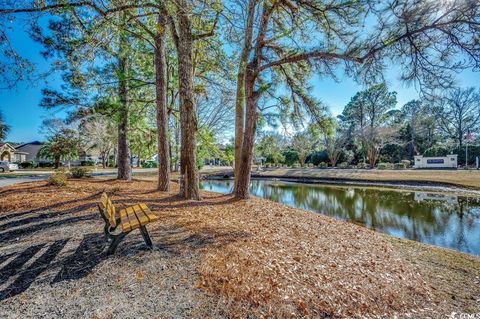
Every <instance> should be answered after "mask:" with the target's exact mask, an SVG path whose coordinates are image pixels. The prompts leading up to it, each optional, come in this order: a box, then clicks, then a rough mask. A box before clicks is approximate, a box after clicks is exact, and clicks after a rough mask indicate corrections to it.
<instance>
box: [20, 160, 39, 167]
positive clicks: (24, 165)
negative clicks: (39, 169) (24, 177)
mask: <svg viewBox="0 0 480 319" xmlns="http://www.w3.org/2000/svg"><path fill="white" fill-rule="evenodd" d="M19 166H20V168H34V167H35V163H34V162H32V161H28V162H21V163H20V165H19Z"/></svg>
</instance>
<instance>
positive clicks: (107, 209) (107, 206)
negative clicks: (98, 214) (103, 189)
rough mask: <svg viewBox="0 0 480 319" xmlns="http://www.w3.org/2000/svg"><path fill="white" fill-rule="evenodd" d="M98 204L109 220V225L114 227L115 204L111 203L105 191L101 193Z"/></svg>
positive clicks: (115, 223)
mask: <svg viewBox="0 0 480 319" xmlns="http://www.w3.org/2000/svg"><path fill="white" fill-rule="evenodd" d="M100 206H101V208H102V210H103V214H104V215H105V217H106V218H107V219H108V221H109V222H110V225H111V226H112V227H115V226H116V225H117V221H116V211H115V206H114V205H113V203H112V201H111V200H110V198H109V197H108V195H107V193H103V194H102V198H101V201H100Z"/></svg>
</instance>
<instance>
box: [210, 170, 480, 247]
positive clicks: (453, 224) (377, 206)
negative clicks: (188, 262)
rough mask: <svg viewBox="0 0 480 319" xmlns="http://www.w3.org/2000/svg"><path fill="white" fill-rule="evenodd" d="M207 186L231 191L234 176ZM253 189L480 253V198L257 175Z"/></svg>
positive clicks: (397, 233)
mask: <svg viewBox="0 0 480 319" xmlns="http://www.w3.org/2000/svg"><path fill="white" fill-rule="evenodd" d="M202 188H203V189H205V190H209V191H213V192H220V193H230V192H232V190H233V181H232V180H207V181H203V182H202ZM250 191H251V193H252V194H253V195H255V196H259V197H263V198H268V199H271V200H274V201H277V202H280V203H283V204H286V205H289V206H292V207H297V208H302V209H306V210H310V211H314V212H318V213H321V214H324V215H328V216H332V217H335V218H338V219H343V220H348V221H352V222H354V223H357V224H361V225H364V226H366V227H368V228H371V229H375V230H378V231H381V232H384V233H387V234H390V235H393V236H397V237H401V238H407V239H412V240H416V241H420V242H424V243H429V244H433V245H437V246H442V247H447V248H452V249H456V250H460V251H463V252H467V253H471V254H475V255H480V198H472V197H470V198H469V197H455V196H444V195H440V194H428V193H418V192H417V194H415V192H413V191H396V190H390V189H377V188H368V187H352V186H332V185H314V184H300V183H287V182H280V181H270V180H252V184H251V190H250ZM415 195H416V196H415ZM419 199H420V200H419Z"/></svg>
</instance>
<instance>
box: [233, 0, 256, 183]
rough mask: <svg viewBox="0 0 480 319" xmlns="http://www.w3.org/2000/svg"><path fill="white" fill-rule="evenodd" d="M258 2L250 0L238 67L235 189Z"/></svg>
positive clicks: (240, 153) (238, 170) (240, 154)
mask: <svg viewBox="0 0 480 319" xmlns="http://www.w3.org/2000/svg"><path fill="white" fill-rule="evenodd" d="M256 1H257V0H250V2H249V5H248V14H247V22H246V29H245V38H244V42H243V48H242V53H241V55H240V61H239V65H238V74H237V95H236V101H235V162H234V165H235V188H234V189H236V188H237V183H238V178H237V177H238V176H239V172H240V163H241V156H242V146H243V134H244V126H245V123H244V122H245V69H246V66H247V62H248V55H249V53H250V46H251V42H252V36H253V20H254V15H255V4H256Z"/></svg>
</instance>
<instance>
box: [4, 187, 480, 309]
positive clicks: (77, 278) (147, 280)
mask: <svg viewBox="0 0 480 319" xmlns="http://www.w3.org/2000/svg"><path fill="white" fill-rule="evenodd" d="M155 187H156V184H155V183H154V182H152V181H145V180H144V181H140V180H136V181H134V182H131V183H127V182H119V181H114V180H96V179H90V180H70V181H69V182H68V184H67V186H65V187H55V186H49V185H47V183H46V182H35V183H26V184H18V185H15V186H11V187H4V188H0V212H1V214H0V242H1V244H0V317H2V318H17V317H22V318H33V317H35V318H42V317H43V318H52V317H58V318H67V317H83V318H127V317H132V318H133V317H135V318H151V317H159V318H184V317H198V318H200V317H201V318H203V317H212V318H213V317H246V316H251V317H255V318H256V317H278V318H290V317H298V318H300V317H304V318H322V317H325V318H352V317H370V318H375V317H393V316H394V315H397V316H398V317H399V318H403V317H412V318H440V317H442V318H443V317H445V316H446V315H449V314H450V313H451V312H457V313H461V312H465V313H477V312H480V289H478V287H479V285H480V259H479V258H478V257H475V256H469V255H466V254H461V253H457V252H453V251H449V250H445V249H440V248H435V247H432V246H428V245H423V244H419V243H415V242H411V241H405V240H398V239H394V238H392V237H389V236H385V235H382V234H379V233H376V232H374V231H371V230H368V229H366V228H362V227H360V226H357V225H354V224H351V223H348V222H343V221H338V220H335V219H332V218H329V217H325V216H322V215H318V214H314V213H310V212H305V211H302V210H299V209H294V208H289V207H286V206H283V205H281V204H278V203H274V202H271V201H267V200H263V199H259V198H252V199H251V200H249V201H235V200H234V199H233V198H232V197H231V196H228V195H220V194H215V193H208V192H203V193H202V196H203V200H202V201H200V202H196V201H184V200H181V199H180V198H178V197H177V196H176V193H177V191H178V188H177V184H176V183H172V191H171V192H170V193H160V192H157V191H156V190H155ZM103 191H107V192H108V193H109V194H111V196H112V199H113V201H114V203H115V205H117V206H118V207H120V208H121V207H123V206H128V205H132V204H136V203H138V202H144V203H146V204H147V205H148V206H149V207H150V208H151V209H152V211H153V212H154V213H156V214H157V215H158V216H159V221H158V222H155V223H151V224H149V225H148V229H149V232H150V236H151V237H152V240H153V242H154V249H153V251H149V250H147V249H146V248H145V246H144V244H143V241H142V238H141V235H140V233H139V232H133V233H131V234H129V235H128V236H127V238H126V240H125V241H124V242H122V243H121V244H120V246H119V248H118V250H117V253H116V254H115V255H114V256H113V257H106V256H105V255H104V254H103V253H102V251H103V250H104V248H105V242H104V239H103V234H102V227H103V223H102V221H101V218H100V216H99V214H98V211H97V207H96V205H97V203H98V200H99V198H100V195H101V193H102V192H103Z"/></svg>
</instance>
